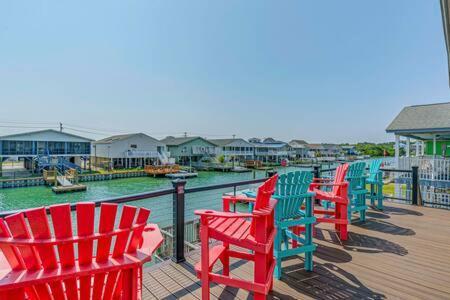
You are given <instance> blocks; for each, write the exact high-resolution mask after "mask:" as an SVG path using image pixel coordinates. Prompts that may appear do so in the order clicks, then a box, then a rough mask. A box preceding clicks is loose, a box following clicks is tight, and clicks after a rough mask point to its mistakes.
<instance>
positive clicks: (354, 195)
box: [345, 162, 367, 222]
mask: <svg viewBox="0 0 450 300" xmlns="http://www.w3.org/2000/svg"><path fill="white" fill-rule="evenodd" d="M365 170H366V163H365V162H355V163H352V164H351V165H350V166H349V168H348V171H347V176H346V177H345V180H346V181H347V182H348V200H349V205H348V221H349V222H351V221H352V216H353V214H354V213H358V214H359V218H358V219H359V220H360V221H365V220H366V210H367V205H366V194H367V189H366V176H365ZM358 219H356V220H358Z"/></svg>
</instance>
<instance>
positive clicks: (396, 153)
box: [394, 134, 400, 168]
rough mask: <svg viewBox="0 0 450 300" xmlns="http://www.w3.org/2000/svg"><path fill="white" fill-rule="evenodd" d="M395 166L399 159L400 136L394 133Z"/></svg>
mask: <svg viewBox="0 0 450 300" xmlns="http://www.w3.org/2000/svg"><path fill="white" fill-rule="evenodd" d="M394 149H395V167H396V168H398V165H399V160H400V136H399V135H397V134H396V135H395V146H394Z"/></svg>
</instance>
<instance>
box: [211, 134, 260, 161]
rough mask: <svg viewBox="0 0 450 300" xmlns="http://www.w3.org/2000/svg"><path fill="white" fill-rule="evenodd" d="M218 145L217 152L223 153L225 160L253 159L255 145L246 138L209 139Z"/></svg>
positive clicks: (218, 153)
mask: <svg viewBox="0 0 450 300" xmlns="http://www.w3.org/2000/svg"><path fill="white" fill-rule="evenodd" d="M209 141H210V142H211V143H213V144H214V145H216V146H217V149H216V154H217V155H223V156H224V158H225V161H231V160H234V161H241V162H243V161H245V160H250V159H253V157H254V147H253V145H252V144H251V143H249V142H247V141H246V140H244V139H240V138H237V139H213V140H209Z"/></svg>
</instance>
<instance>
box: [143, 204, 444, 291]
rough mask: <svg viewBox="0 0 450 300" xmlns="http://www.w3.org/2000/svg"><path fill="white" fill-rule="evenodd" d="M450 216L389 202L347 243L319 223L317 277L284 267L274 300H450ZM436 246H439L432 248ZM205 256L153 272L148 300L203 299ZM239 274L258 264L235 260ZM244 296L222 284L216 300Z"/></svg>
mask: <svg viewBox="0 0 450 300" xmlns="http://www.w3.org/2000/svg"><path fill="white" fill-rule="evenodd" d="M448 220H450V211H444V210H439V209H433V208H424V207H417V206H409V205H402V204H395V203H388V204H387V205H386V208H385V211H384V212H374V211H371V212H369V213H368V219H367V221H366V223H364V224H354V225H352V226H351V230H350V233H349V240H348V241H347V242H344V243H341V242H340V241H339V239H338V237H337V236H336V235H335V233H334V231H333V230H332V228H331V226H327V225H324V224H320V225H319V226H318V227H317V230H316V237H315V239H314V242H315V243H317V244H318V248H317V251H316V252H315V253H314V271H313V272H311V273H308V272H305V271H304V269H303V257H301V256H298V257H293V258H291V259H288V260H285V261H284V262H283V277H282V279H281V280H275V281H274V288H273V291H272V293H271V294H270V295H269V297H268V299H348V298H352V299H391V298H395V299H413V298H419V299H449V298H450V254H449V252H448V249H449V247H450V240H449V239H448V236H449V235H450V229H449V226H448ZM429 245H433V246H432V247H430V246H429ZM198 261H200V252H199V251H198V250H194V251H191V252H190V253H188V254H187V255H186V262H183V263H180V264H176V263H174V262H171V261H166V262H163V263H161V264H157V265H155V266H153V267H151V268H149V269H147V270H146V272H145V274H144V277H143V285H144V287H145V288H144V289H143V299H201V282H200V281H199V280H198V279H197V277H196V276H195V272H194V265H195V264H196V263H197V262H198ZM234 262H235V263H234V265H233V268H232V271H231V272H232V274H233V275H234V276H235V277H240V278H247V277H249V276H252V275H253V272H254V270H253V266H252V264H251V263H243V262H242V261H234ZM247 297H251V295H250V294H249V293H248V292H247V291H244V290H241V289H235V288H230V287H225V286H223V285H215V286H213V287H212V288H211V298H212V299H247Z"/></svg>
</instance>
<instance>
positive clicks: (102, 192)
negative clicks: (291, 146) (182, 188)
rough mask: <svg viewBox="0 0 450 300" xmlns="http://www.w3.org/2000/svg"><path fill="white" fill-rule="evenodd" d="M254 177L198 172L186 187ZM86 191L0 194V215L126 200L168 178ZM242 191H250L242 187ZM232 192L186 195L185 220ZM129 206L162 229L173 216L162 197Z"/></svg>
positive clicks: (94, 185)
mask: <svg viewBox="0 0 450 300" xmlns="http://www.w3.org/2000/svg"><path fill="white" fill-rule="evenodd" d="M294 169H297V170H298V168H290V167H289V168H280V169H279V170H278V172H279V173H283V172H288V171H291V170H294ZM253 176H255V177H256V178H262V177H264V176H265V171H256V173H255V175H254V174H253V172H247V173H232V172H229V173H223V172H199V176H198V177H196V178H191V179H187V185H186V186H187V187H196V186H205V185H213V184H220V183H227V182H236V181H242V180H251V179H253ZM83 184H86V185H87V191H85V192H78V193H67V194H55V193H53V192H52V190H51V189H50V188H49V187H47V186H37V187H25V188H11V189H2V190H0V211H8V210H16V209H26V208H32V207H39V206H48V205H52V204H57V203H67V202H70V203H74V202H80V201H93V200H101V199H107V198H111V197H119V196H125V195H130V194H135V193H142V192H148V191H154V190H158V189H164V188H169V187H171V186H172V184H171V181H170V180H169V179H167V178H153V177H134V178H125V179H114V180H105V181H93V182H84V183H83ZM242 188H252V187H251V186H245V187H242ZM232 190H233V189H221V190H214V191H208V192H200V193H193V194H187V195H186V219H187V220H189V219H191V218H193V216H194V215H193V211H194V210H195V209H199V208H205V209H220V207H221V201H220V199H221V195H222V194H223V193H226V192H231V191H232ZM132 205H136V206H143V207H147V208H150V209H151V210H152V219H153V222H157V223H160V225H161V226H164V225H168V224H169V221H170V220H171V216H172V197H171V196H170V195H169V196H164V197H157V198H152V199H145V200H140V201H135V202H133V203H132Z"/></svg>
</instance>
